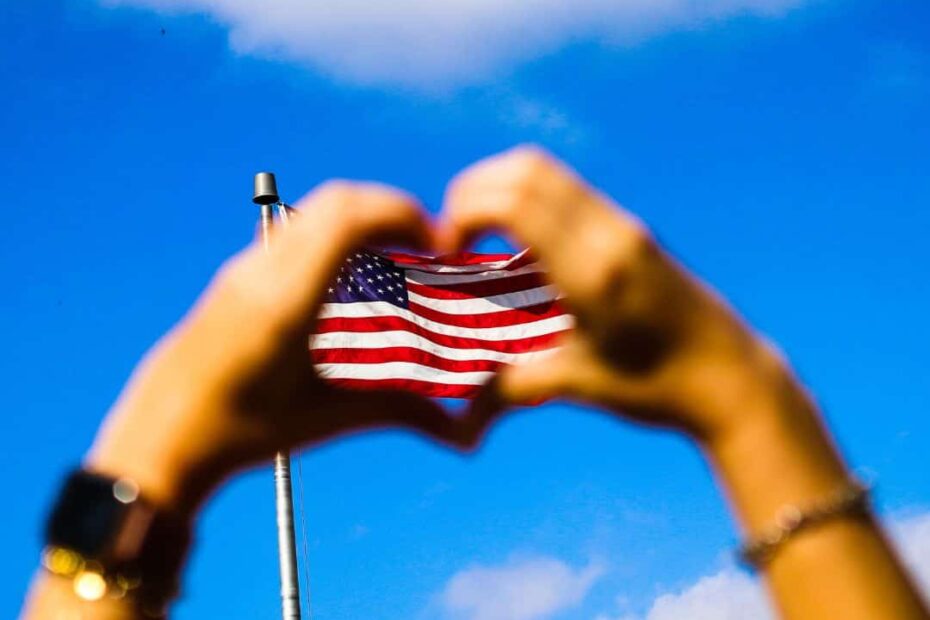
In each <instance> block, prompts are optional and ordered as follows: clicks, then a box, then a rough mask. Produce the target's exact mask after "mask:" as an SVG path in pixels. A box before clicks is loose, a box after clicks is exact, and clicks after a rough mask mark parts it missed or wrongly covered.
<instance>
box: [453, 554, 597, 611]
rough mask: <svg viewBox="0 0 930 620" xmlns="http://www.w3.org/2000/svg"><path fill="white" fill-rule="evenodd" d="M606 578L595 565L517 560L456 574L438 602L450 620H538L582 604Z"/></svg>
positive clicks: (544, 559) (545, 558)
mask: <svg viewBox="0 0 930 620" xmlns="http://www.w3.org/2000/svg"><path fill="white" fill-rule="evenodd" d="M603 574H604V567H603V566H601V565H600V564H597V563H593V562H592V563H590V564H588V565H587V566H585V567H580V568H573V567H571V566H569V565H568V564H565V563H564V562H561V561H559V560H556V559H553V558H548V557H534V558H524V559H519V560H518V559H514V560H511V561H510V562H508V563H507V564H504V565H502V566H474V567H471V568H468V569H465V570H463V571H460V572H459V573H456V574H455V575H454V576H453V577H452V578H451V579H450V580H449V582H448V583H447V584H446V587H445V589H444V590H443V592H442V594H441V595H440V601H439V602H440V605H441V607H442V609H443V611H444V612H445V614H446V616H447V617H451V618H462V619H465V620H539V619H542V618H548V617H549V616H551V615H552V614H554V613H556V612H559V611H562V610H565V609H568V608H571V607H573V606H575V605H577V604H579V603H580V602H581V601H582V600H584V598H585V596H587V594H588V591H589V590H590V589H591V586H593V585H594V583H595V581H597V579H598V578H599V577H600V576H601V575H603Z"/></svg>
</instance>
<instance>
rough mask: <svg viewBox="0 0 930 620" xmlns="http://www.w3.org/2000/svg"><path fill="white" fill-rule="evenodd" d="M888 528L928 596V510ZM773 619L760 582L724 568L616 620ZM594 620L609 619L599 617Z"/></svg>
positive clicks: (929, 577) (929, 532) (929, 521)
mask: <svg viewBox="0 0 930 620" xmlns="http://www.w3.org/2000/svg"><path fill="white" fill-rule="evenodd" d="M889 529H890V531H891V535H892V539H893V540H894V543H895V546H896V547H897V548H898V551H899V552H900V554H901V557H902V558H903V559H904V562H905V563H906V564H907V566H908V568H909V569H910V570H911V574H913V575H914V577H915V578H916V580H917V582H918V584H919V586H920V589H921V591H922V592H923V593H924V596H926V597H928V599H930V513H925V514H921V515H917V516H912V517H909V518H904V519H896V520H894V521H892V522H891V525H890V528H889ZM681 618H687V619H688V620H774V618H775V615H774V614H773V613H772V611H771V608H770V606H769V603H768V601H767V599H766V597H765V593H764V592H763V591H762V587H761V586H760V585H759V583H758V582H757V581H756V580H754V579H752V578H750V577H749V576H748V575H746V574H745V573H743V572H740V571H738V570H736V569H733V568H726V569H723V570H721V571H720V572H718V573H716V574H714V575H711V576H707V577H702V578H700V579H698V581H697V582H695V583H694V584H693V585H690V586H688V587H686V588H684V589H682V590H681V591H679V592H675V593H669V594H663V595H662V596H659V597H658V598H657V599H656V600H655V601H653V603H652V606H651V607H650V609H649V611H648V612H647V613H646V614H645V616H642V617H640V616H635V615H629V614H626V615H623V616H621V617H618V618H616V619H615V620H680V619H681ZM597 620H610V618H608V617H607V616H599V617H598V618H597Z"/></svg>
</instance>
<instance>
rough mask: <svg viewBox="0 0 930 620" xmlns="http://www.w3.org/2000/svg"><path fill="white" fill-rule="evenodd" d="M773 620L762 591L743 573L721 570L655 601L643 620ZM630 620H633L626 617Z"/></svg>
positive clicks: (733, 570)
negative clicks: (685, 619) (682, 619)
mask: <svg viewBox="0 0 930 620" xmlns="http://www.w3.org/2000/svg"><path fill="white" fill-rule="evenodd" d="M681 618H688V620H774V618H775V616H774V615H773V614H772V612H771V610H770V608H769V605H768V602H767V601H766V599H765V595H764V593H763V592H762V589H761V588H760V587H759V585H758V583H756V582H755V581H754V580H753V579H751V578H750V577H749V576H748V575H746V574H745V573H741V572H739V571H737V570H735V569H725V570H722V571H720V572H719V573H717V574H716V575H711V576H710V577H702V578H701V579H699V580H698V581H697V582H696V583H695V584H694V585H692V586H690V587H688V588H686V589H684V590H683V591H681V592H679V593H676V594H663V595H662V596H660V597H659V598H657V599H656V600H655V602H653V604H652V608H651V609H650V610H649V612H648V613H647V614H646V616H645V617H644V618H643V620H681ZM630 620H634V619H633V618H630Z"/></svg>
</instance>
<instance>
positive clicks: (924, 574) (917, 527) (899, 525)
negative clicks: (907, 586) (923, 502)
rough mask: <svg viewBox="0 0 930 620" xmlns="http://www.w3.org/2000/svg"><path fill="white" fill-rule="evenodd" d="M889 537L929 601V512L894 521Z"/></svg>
mask: <svg viewBox="0 0 930 620" xmlns="http://www.w3.org/2000/svg"><path fill="white" fill-rule="evenodd" d="M891 535H892V538H893V539H894V541H895V543H896V545H897V547H898V549H899V550H900V552H901V556H902V557H903V558H904V562H905V564H907V566H908V568H909V569H910V570H911V574H912V575H913V576H914V578H915V579H916V580H917V584H918V585H919V586H920V589H921V591H922V592H923V593H924V596H925V597H926V598H927V600H928V601H930V512H928V513H924V514H920V515H915V516H912V517H908V518H905V519H898V520H896V521H895V522H894V523H892V525H891Z"/></svg>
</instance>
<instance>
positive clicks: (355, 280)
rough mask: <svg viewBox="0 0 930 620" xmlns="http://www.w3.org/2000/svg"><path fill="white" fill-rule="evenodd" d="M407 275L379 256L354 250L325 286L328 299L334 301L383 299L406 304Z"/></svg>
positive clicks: (406, 305) (400, 306)
mask: <svg viewBox="0 0 930 620" xmlns="http://www.w3.org/2000/svg"><path fill="white" fill-rule="evenodd" d="M406 280H407V278H406V276H405V274H404V270H403V269H402V268H399V267H397V265H396V264H395V263H394V262H393V261H391V260H388V259H386V258H384V257H382V256H377V255H376V254H372V253H370V252H357V253H355V254H352V255H351V256H349V257H348V258H347V259H346V261H345V263H344V264H343V266H342V267H341V268H340V269H339V273H338V274H337V275H336V279H335V281H334V282H333V283H332V284H331V285H330V287H329V300H330V302H336V303H352V302H357V301H369V302H370V301H386V302H387V303H389V304H392V305H395V306H397V307H399V308H407V307H409V301H410V300H409V297H408V296H407V282H406Z"/></svg>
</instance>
